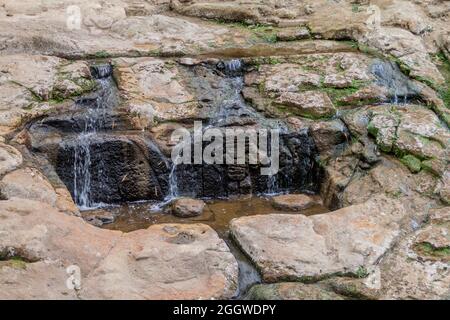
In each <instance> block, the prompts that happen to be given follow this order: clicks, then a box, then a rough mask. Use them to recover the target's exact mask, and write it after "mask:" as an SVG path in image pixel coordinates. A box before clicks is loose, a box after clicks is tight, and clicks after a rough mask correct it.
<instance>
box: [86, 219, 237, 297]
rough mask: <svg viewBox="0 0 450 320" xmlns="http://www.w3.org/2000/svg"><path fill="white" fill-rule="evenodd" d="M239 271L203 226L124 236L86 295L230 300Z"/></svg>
mask: <svg viewBox="0 0 450 320" xmlns="http://www.w3.org/2000/svg"><path fill="white" fill-rule="evenodd" d="M237 275H238V266H237V262H236V260H235V259H234V257H233V255H232V254H231V253H230V251H229V249H228V247H227V246H226V244H225V242H224V241H223V240H221V239H220V238H219V237H218V236H217V233H215V232H214V231H213V230H212V229H211V228H210V227H208V226H206V225H201V224H190V225H154V226H151V227H150V228H149V229H147V230H138V231H135V232H132V233H128V234H124V235H123V237H122V239H121V241H120V242H119V243H117V244H116V245H115V246H114V248H113V249H112V250H111V252H110V253H109V255H108V257H107V258H106V259H104V260H103V261H102V262H101V263H100V264H99V266H98V268H97V269H96V270H95V271H94V272H93V273H92V274H91V275H90V276H89V278H88V279H87V281H86V282H85V284H84V287H83V289H82V291H81V297H83V298H86V299H169V300H174V299H225V298H231V297H232V296H233V295H234V293H235V291H236V288H237Z"/></svg>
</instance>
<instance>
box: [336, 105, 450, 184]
mask: <svg viewBox="0 0 450 320" xmlns="http://www.w3.org/2000/svg"><path fill="white" fill-rule="evenodd" d="M344 121H345V122H346V123H347V124H348V126H349V128H350V131H352V133H354V134H356V135H361V134H363V135H364V134H365V133H366V132H368V133H369V134H370V135H372V136H373V137H374V138H375V141H376V143H377V145H378V146H379V148H380V149H381V150H382V151H384V152H388V153H395V154H396V155H397V156H398V157H399V158H400V159H401V160H402V161H403V162H404V163H405V165H406V166H408V167H409V168H410V170H411V171H413V172H418V171H420V170H421V169H422V168H424V169H426V170H430V171H431V172H433V173H435V174H437V175H438V176H442V175H443V174H444V172H445V171H446V167H447V162H448V154H449V142H450V140H449V139H450V135H449V132H448V130H447V129H446V128H445V127H443V125H442V124H441V122H440V120H439V118H438V117H437V116H436V115H435V114H434V113H433V112H432V111H430V110H429V109H426V108H424V107H421V106H414V105H401V106H398V105H393V106H389V105H386V106H378V107H369V108H367V109H362V110H358V111H356V112H355V113H350V114H349V115H347V116H345V118H344Z"/></svg>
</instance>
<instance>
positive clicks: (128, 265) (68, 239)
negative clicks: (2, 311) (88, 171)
mask: <svg viewBox="0 0 450 320" xmlns="http://www.w3.org/2000/svg"><path fill="white" fill-rule="evenodd" d="M0 212H1V215H2V221H3V222H2V225H1V226H0V229H1V230H0V231H1V232H0V234H1V235H0V253H1V256H2V260H4V259H5V258H6V260H8V259H11V258H13V257H17V258H20V259H22V260H23V261H24V262H23V266H24V269H21V270H11V268H9V269H6V273H3V269H4V267H2V272H0V274H1V276H0V281H1V282H0V284H1V286H2V288H4V289H5V290H2V293H0V296H1V297H2V298H8V299H12V298H20V299H25V298H37V297H39V298H46V297H47V298H57V299H66V298H74V292H73V291H69V292H68V290H67V288H65V283H66V279H67V274H66V273H65V268H66V267H68V266H69V265H77V266H79V267H80V269H81V275H82V278H81V279H82V280H81V281H82V284H81V291H79V292H78V293H77V296H78V297H80V298H84V299H94V298H95V299H99V298H109V299H193V298H196V299H199V298H201V299H212V298H231V297H232V296H233V295H234V293H235V290H236V288H237V287H236V281H237V273H238V270H237V262H236V260H235V259H234V257H233V256H232V255H231V253H230V251H229V249H228V247H227V246H226V244H225V243H224V242H223V240H221V239H219V237H218V236H217V234H216V233H215V232H214V231H213V230H212V229H211V228H210V227H208V226H205V225H201V224H193V225H155V226H153V227H150V228H149V229H147V230H139V231H136V232H131V233H128V234H123V233H121V232H118V231H108V230H101V229H98V228H96V227H93V226H90V225H89V224H87V223H85V222H83V220H82V219H80V218H77V217H72V216H67V215H64V214H63V213H60V212H58V211H57V210H55V209H53V208H52V207H50V206H48V205H46V204H43V203H40V202H35V201H31V200H25V199H16V198H13V199H11V200H7V201H1V202H0ZM46 261H53V262H46ZM48 263H50V264H49V265H47V266H46V264H48ZM16 265H17V264H16ZM19 266H20V265H19ZM45 266H46V267H45ZM44 267H45V268H46V269H45V270H47V271H48V273H47V271H45V272H43V274H42V275H41V277H40V278H39V277H37V272H39V270H41V271H42V270H43V268H44ZM8 276H11V277H13V278H12V279H14V278H16V279H17V277H19V276H21V277H22V278H21V279H26V281H25V280H24V281H22V280H20V281H14V280H13V281H11V280H7V279H8ZM46 281H48V282H46ZM60 281H61V282H60ZM44 283H47V284H48V285H49V286H47V288H46V289H45V290H44V292H39V290H40V289H41V288H42V286H43V284H44ZM53 283H54V285H52V284H53ZM28 284H31V290H30V288H29V287H27V286H28ZM25 288H28V290H25ZM67 294H68V295H67Z"/></svg>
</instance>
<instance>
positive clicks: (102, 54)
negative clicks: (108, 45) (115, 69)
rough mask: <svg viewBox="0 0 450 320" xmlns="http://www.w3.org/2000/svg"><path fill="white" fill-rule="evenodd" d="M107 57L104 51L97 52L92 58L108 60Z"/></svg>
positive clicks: (107, 54)
mask: <svg viewBox="0 0 450 320" xmlns="http://www.w3.org/2000/svg"><path fill="white" fill-rule="evenodd" d="M109 56H110V54H109V53H108V52H107V51H105V50H101V51H97V52H96V53H94V57H95V58H97V59H105V58H108V57H109Z"/></svg>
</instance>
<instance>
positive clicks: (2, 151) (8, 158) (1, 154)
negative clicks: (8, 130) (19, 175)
mask: <svg viewBox="0 0 450 320" xmlns="http://www.w3.org/2000/svg"><path fill="white" fill-rule="evenodd" d="M22 161H23V160H22V154H21V153H20V152H19V151H17V149H16V148H14V147H12V146H9V145H7V144H4V143H0V175H3V174H5V173H8V172H9V171H12V170H14V169H15V168H17V167H18V166H20V165H21V164H22Z"/></svg>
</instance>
